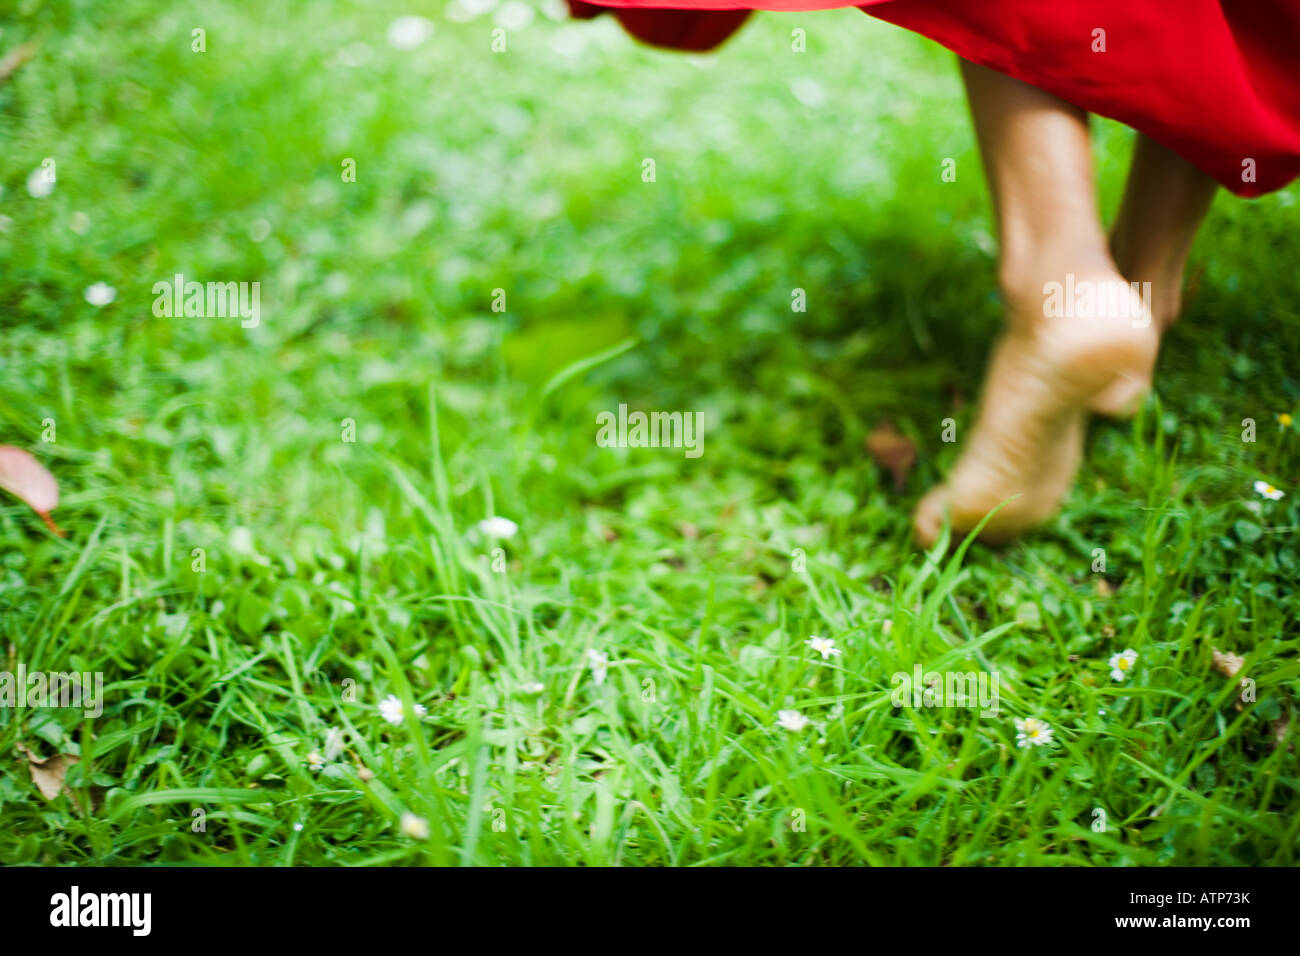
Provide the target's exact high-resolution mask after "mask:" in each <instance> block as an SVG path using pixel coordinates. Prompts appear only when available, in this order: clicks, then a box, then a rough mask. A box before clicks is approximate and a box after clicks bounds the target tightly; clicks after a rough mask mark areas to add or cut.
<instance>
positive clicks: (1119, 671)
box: [1106, 647, 1138, 681]
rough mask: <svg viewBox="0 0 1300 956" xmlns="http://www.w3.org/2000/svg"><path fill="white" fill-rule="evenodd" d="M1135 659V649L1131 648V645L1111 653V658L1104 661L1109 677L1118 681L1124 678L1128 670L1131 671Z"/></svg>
mask: <svg viewBox="0 0 1300 956" xmlns="http://www.w3.org/2000/svg"><path fill="white" fill-rule="evenodd" d="M1137 659H1138V654H1137V651H1135V650H1133V648H1131V647H1130V648H1129V649H1128V650H1126V651H1121V652H1120V653H1118V654H1115V655H1113V656H1112V657H1111V659H1110V660H1109V661H1107V662H1106V666H1107V667H1109V668H1110V679H1111V680H1120V681H1122V680H1126V679H1127V678H1128V673H1129V671H1131V670H1132V669H1133V665H1134V664H1136V663H1137Z"/></svg>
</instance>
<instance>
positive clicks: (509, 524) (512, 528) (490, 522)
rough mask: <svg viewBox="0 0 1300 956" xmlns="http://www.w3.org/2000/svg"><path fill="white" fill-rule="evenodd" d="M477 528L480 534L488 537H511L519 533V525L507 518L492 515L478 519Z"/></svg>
mask: <svg viewBox="0 0 1300 956" xmlns="http://www.w3.org/2000/svg"><path fill="white" fill-rule="evenodd" d="M478 530H479V533H480V534H484V535H487V536H488V537H489V538H513V537H514V536H515V535H516V534H518V533H519V525H517V524H515V523H514V522H513V521H511V520H510V519H509V518H503V517H501V516H500V515H493V516H492V517H490V518H484V519H483V520H482V521H480V522H479V523H478Z"/></svg>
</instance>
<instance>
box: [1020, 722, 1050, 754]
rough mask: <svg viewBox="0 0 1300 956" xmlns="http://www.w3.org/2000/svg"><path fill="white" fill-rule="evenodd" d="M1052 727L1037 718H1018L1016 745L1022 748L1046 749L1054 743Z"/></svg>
mask: <svg viewBox="0 0 1300 956" xmlns="http://www.w3.org/2000/svg"><path fill="white" fill-rule="evenodd" d="M1052 733H1053V731H1052V727H1051V725H1050V724H1048V723H1047V721H1045V720H1039V719H1038V718H1037V717H1026V718H1025V719H1024V720H1021V719H1020V718H1019V717H1017V718H1016V744H1017V745H1018V746H1020V747H1046V746H1047V745H1048V744H1050V743H1051V742H1052Z"/></svg>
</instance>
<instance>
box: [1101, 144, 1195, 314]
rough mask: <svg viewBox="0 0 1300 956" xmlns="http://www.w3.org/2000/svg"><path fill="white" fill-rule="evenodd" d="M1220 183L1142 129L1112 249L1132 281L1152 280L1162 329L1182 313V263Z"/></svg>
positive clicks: (1113, 232)
mask: <svg viewBox="0 0 1300 956" xmlns="http://www.w3.org/2000/svg"><path fill="white" fill-rule="evenodd" d="M1217 188H1218V184H1217V183H1216V182H1215V181H1214V180H1213V179H1212V178H1210V176H1208V175H1207V174H1206V173H1203V172H1201V171H1200V170H1199V169H1197V168H1196V167H1195V166H1193V165H1192V164H1191V163H1189V162H1188V161H1187V160H1185V159H1183V157H1181V156H1179V155H1178V154H1177V153H1175V152H1174V151H1173V150H1171V149H1168V148H1166V147H1164V146H1161V145H1160V144H1159V143H1157V142H1156V141H1155V140H1153V139H1150V138H1148V137H1147V136H1146V135H1144V134H1142V133H1139V134H1138V137H1137V142H1136V144H1135V145H1134V147H1133V165H1132V166H1131V167H1130V168H1129V174H1128V183H1127V185H1126V186H1125V187H1124V200H1123V202H1122V203H1121V204H1120V208H1119V215H1118V216H1117V217H1116V218H1115V225H1114V227H1113V228H1112V229H1111V232H1110V251H1111V255H1113V256H1114V257H1115V263H1116V265H1118V266H1119V270H1120V272H1122V273H1124V275H1125V277H1127V278H1128V279H1129V281H1131V282H1150V283H1151V311H1152V314H1153V315H1154V317H1155V320H1156V322H1157V324H1159V325H1160V327H1161V328H1162V329H1164V328H1167V327H1168V326H1169V324H1170V323H1172V322H1173V321H1174V319H1176V318H1178V311H1179V306H1180V305H1181V301H1182V286H1183V267H1184V266H1185V265H1186V263H1187V254H1188V253H1189V252H1190V251H1191V248H1192V240H1193V239H1194V238H1195V237H1196V230H1197V229H1198V228H1200V225H1201V220H1202V219H1204V218H1205V213H1206V211H1207V210H1208V209H1209V208H1210V203H1211V201H1213V199H1214V192H1215V190H1216V189H1217Z"/></svg>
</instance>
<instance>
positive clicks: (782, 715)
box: [776, 710, 812, 734]
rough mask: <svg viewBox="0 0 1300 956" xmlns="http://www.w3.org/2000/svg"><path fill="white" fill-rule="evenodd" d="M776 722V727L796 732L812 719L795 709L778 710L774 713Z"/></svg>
mask: <svg viewBox="0 0 1300 956" xmlns="http://www.w3.org/2000/svg"><path fill="white" fill-rule="evenodd" d="M776 723H777V726H778V727H781V728H784V729H785V730H788V731H790V732H791V733H796V734H797V733H798V732H799V731H801V730H803V729H804V728H805V727H807V726H808V725H809V724H810V723H812V721H811V720H809V719H808V718H807V717H805V716H804V715H803V714H801V713H799V711H797V710H780V711H777V714H776Z"/></svg>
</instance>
